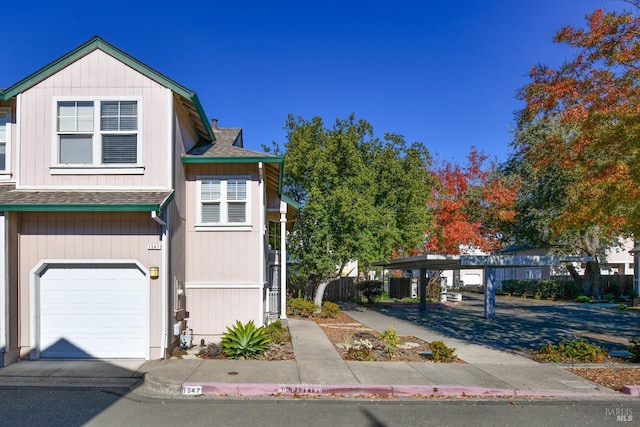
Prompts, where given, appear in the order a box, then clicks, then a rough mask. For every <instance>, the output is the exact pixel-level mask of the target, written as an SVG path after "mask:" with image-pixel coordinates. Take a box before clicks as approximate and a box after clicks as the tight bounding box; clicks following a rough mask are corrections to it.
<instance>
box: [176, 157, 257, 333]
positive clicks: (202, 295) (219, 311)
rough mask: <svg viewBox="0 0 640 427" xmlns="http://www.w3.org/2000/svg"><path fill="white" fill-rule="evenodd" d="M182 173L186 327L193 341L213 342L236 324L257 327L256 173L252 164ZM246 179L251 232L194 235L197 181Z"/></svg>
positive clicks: (200, 232) (196, 232) (195, 168)
mask: <svg viewBox="0 0 640 427" xmlns="http://www.w3.org/2000/svg"><path fill="white" fill-rule="evenodd" d="M189 166H190V167H189V170H188V173H187V211H188V215H187V220H186V231H187V254H186V261H187V269H186V271H187V282H186V285H187V289H186V294H187V311H188V312H189V320H188V327H189V328H190V329H193V333H194V336H195V337H196V341H198V340H200V339H205V340H209V341H211V340H213V341H219V339H220V336H221V335H222V334H223V333H224V332H225V331H226V328H227V327H228V326H232V325H233V324H235V322H236V321H238V320H239V321H241V322H243V323H246V322H247V321H249V320H253V321H254V323H255V324H256V325H260V324H261V323H262V318H261V316H262V313H260V304H261V301H262V298H263V295H262V292H261V289H260V286H261V283H260V279H261V278H263V279H264V277H263V276H261V269H264V259H263V258H262V257H261V250H260V249H261V245H263V247H264V240H263V239H264V236H263V234H262V230H260V224H261V221H260V216H261V215H264V206H261V205H260V195H259V189H260V187H259V184H258V167H257V165H256V164H209V165H206V164H205V165H189ZM206 175H219V176H234V175H244V176H250V177H251V183H250V187H251V189H250V195H251V201H250V203H251V212H250V218H251V225H252V226H251V229H250V230H249V231H223V230H215V229H212V230H196V218H197V210H198V209H199V206H198V198H197V189H196V178H197V177H198V176H206Z"/></svg>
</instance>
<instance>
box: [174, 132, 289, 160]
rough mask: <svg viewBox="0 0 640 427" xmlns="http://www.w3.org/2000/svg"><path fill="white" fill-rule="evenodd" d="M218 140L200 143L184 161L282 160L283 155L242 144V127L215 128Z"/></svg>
mask: <svg viewBox="0 0 640 427" xmlns="http://www.w3.org/2000/svg"><path fill="white" fill-rule="evenodd" d="M213 133H214V135H215V137H216V141H215V143H213V144H198V145H196V146H195V147H193V148H192V149H191V150H189V152H188V153H187V154H185V155H184V157H183V162H185V163H189V162H198V161H203V162H207V161H215V159H217V158H220V159H226V160H229V159H237V160H238V161H241V160H243V159H244V160H247V161H269V160H271V161H273V162H280V161H281V160H282V157H280V156H274V155H272V154H267V153H260V152H258V151H253V150H247V149H246V148H244V147H243V146H242V129H241V128H214V129H213Z"/></svg>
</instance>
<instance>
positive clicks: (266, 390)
mask: <svg viewBox="0 0 640 427" xmlns="http://www.w3.org/2000/svg"><path fill="white" fill-rule="evenodd" d="M156 390H157V389H156ZM171 390H172V391H175V385H171ZM638 393H640V386H639V387H638ZM172 394H174V395H175V393H172ZM177 394H179V395H180V396H194V397H198V396H234V397H238V396H273V397H278V396H279V397H307V396H313V397H318V396H324V397H343V396H344V397H380V398H384V397H398V398H408V397H416V398H438V397H492V398H544V397H565V398H566V397H583V398H584V397H607V398H611V397H615V396H619V394H614V393H611V392H593V393H577V392H558V391H524V390H514V389H495V388H486V387H464V386H442V385H374V384H372V385H363V384H354V385H345V384H252V383H184V384H182V385H181V390H180V391H179V392H178V393H177ZM639 395H640V394H639Z"/></svg>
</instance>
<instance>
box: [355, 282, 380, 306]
mask: <svg viewBox="0 0 640 427" xmlns="http://www.w3.org/2000/svg"><path fill="white" fill-rule="evenodd" d="M358 288H360V292H361V293H362V295H364V297H365V298H366V299H367V302H369V303H370V304H372V303H374V302H375V301H376V300H377V299H378V298H380V296H381V295H382V292H384V283H382V282H381V281H380V280H365V281H364V282H360V283H358Z"/></svg>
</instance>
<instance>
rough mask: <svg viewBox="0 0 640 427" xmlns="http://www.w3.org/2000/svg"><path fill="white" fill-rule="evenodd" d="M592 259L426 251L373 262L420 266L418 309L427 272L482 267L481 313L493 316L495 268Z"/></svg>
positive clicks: (411, 267) (406, 267)
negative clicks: (482, 298)
mask: <svg viewBox="0 0 640 427" xmlns="http://www.w3.org/2000/svg"><path fill="white" fill-rule="evenodd" d="M587 261H593V257H584V256H537V255H495V254H494V255H437V254H428V255H420V256H413V257H405V258H398V259H394V260H391V261H388V262H382V261H381V262H376V263H374V265H375V266H380V267H383V268H385V269H388V270H420V287H419V292H418V293H419V296H420V311H426V310H427V277H428V276H427V274H428V273H429V272H435V271H443V270H464V269H478V268H482V269H483V270H484V317H485V318H487V319H493V318H494V317H495V314H496V287H495V284H496V283H495V278H496V269H497V268H510V267H558V266H560V265H562V264H565V263H571V262H580V263H582V262H587Z"/></svg>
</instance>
